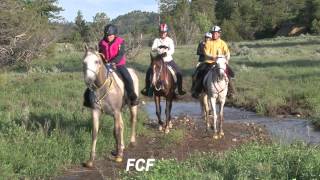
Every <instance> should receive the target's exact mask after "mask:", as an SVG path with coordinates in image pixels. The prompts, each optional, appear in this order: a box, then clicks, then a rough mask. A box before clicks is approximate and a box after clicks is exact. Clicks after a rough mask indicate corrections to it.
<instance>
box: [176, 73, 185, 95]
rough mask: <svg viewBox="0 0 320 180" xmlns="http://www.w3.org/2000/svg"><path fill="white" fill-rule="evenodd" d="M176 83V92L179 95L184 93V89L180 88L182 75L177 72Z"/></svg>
mask: <svg viewBox="0 0 320 180" xmlns="http://www.w3.org/2000/svg"><path fill="white" fill-rule="evenodd" d="M177 84H178V93H179V95H185V94H186V91H184V90H183V89H182V76H181V74H177Z"/></svg>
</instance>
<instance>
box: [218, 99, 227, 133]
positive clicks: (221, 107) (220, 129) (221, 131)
mask: <svg viewBox="0 0 320 180" xmlns="http://www.w3.org/2000/svg"><path fill="white" fill-rule="evenodd" d="M225 102H226V98H225V97H224V98H222V99H221V101H220V113H219V114H220V118H219V119H220V124H219V137H220V138H221V137H223V136H224V132H223V130H222V125H223V121H224V116H223V111H224V104H225Z"/></svg>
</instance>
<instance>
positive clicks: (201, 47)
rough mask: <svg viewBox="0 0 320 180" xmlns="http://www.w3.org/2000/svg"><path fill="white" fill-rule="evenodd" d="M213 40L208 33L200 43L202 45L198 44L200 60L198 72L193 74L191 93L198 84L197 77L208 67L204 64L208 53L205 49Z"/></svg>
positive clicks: (197, 67)
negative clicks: (207, 43)
mask: <svg viewBox="0 0 320 180" xmlns="http://www.w3.org/2000/svg"><path fill="white" fill-rule="evenodd" d="M211 38H212V34H211V32H206V33H205V34H204V39H203V40H202V41H200V43H199V44H198V48H197V55H198V56H199V59H198V63H197V66H196V70H195V71H194V73H193V74H192V86H191V92H193V91H194V87H195V83H198V82H197V81H196V77H197V76H198V73H199V72H203V71H204V70H205V69H204V68H207V66H206V65H205V64H204V63H203V62H204V61H205V57H206V56H205V54H206V53H205V52H204V47H205V45H206V42H208V41H209V40H211Z"/></svg>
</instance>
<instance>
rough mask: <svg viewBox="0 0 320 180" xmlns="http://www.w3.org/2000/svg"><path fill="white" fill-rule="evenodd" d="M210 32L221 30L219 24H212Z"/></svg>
mask: <svg viewBox="0 0 320 180" xmlns="http://www.w3.org/2000/svg"><path fill="white" fill-rule="evenodd" d="M211 32H221V28H220V27H219V26H213V27H212V29H211Z"/></svg>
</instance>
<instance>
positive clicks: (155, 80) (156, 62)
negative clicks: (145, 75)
mask: <svg viewBox="0 0 320 180" xmlns="http://www.w3.org/2000/svg"><path fill="white" fill-rule="evenodd" d="M151 68H152V70H153V75H152V89H153V93H154V101H155V105H156V114H157V117H158V122H159V130H160V131H162V130H163V128H164V132H165V133H169V131H170V130H169V129H170V128H172V122H171V108H172V101H173V99H174V97H175V91H174V90H175V88H176V84H175V81H174V78H173V76H172V74H171V72H170V70H169V67H168V65H167V64H166V63H165V62H164V61H163V55H161V54H160V55H153V54H151ZM161 96H163V97H164V98H165V99H166V109H165V113H166V122H165V124H164V123H163V122H162V120H161V105H160V101H161Z"/></svg>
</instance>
